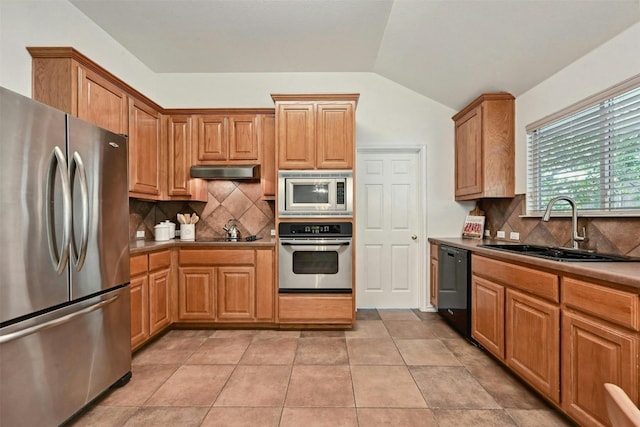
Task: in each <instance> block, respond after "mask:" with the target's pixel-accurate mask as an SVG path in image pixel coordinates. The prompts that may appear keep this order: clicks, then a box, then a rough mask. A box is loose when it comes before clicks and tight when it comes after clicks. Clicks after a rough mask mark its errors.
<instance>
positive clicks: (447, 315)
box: [438, 245, 474, 342]
mask: <svg viewBox="0 0 640 427" xmlns="http://www.w3.org/2000/svg"><path fill="white" fill-rule="evenodd" d="M438 312H439V313H440V314H441V315H442V317H444V319H445V320H446V321H447V322H448V323H449V324H450V325H451V326H453V328H455V329H456V330H457V331H458V332H460V333H461V334H462V336H464V337H465V338H466V339H468V340H469V341H471V342H474V341H473V339H472V338H471V256H470V255H469V251H467V250H465V249H459V248H454V247H451V246H446V245H440V249H439V252H438Z"/></svg>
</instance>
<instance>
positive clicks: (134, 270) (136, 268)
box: [129, 254, 148, 276]
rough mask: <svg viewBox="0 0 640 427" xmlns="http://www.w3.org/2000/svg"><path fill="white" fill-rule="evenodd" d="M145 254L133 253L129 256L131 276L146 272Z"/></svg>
mask: <svg viewBox="0 0 640 427" xmlns="http://www.w3.org/2000/svg"><path fill="white" fill-rule="evenodd" d="M147 267H148V262H147V254H142V255H134V256H132V257H131V258H129V270H130V274H131V276H137V275H138V274H147Z"/></svg>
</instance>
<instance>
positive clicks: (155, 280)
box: [149, 268, 171, 335]
mask: <svg viewBox="0 0 640 427" xmlns="http://www.w3.org/2000/svg"><path fill="white" fill-rule="evenodd" d="M170 276H171V269H169V268H166V269H163V270H159V271H156V272H153V273H149V334H150V335H154V334H155V333H156V332H160V331H161V330H163V329H164V328H166V327H167V326H169V324H170V323H171V314H170V304H169V300H170V292H171V290H170V286H169V282H170V279H169V278H170Z"/></svg>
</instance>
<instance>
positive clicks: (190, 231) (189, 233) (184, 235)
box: [180, 224, 196, 241]
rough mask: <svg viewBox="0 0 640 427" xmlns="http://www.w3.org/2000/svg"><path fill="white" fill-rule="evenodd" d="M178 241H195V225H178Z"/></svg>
mask: <svg viewBox="0 0 640 427" xmlns="http://www.w3.org/2000/svg"><path fill="white" fill-rule="evenodd" d="M180 240H188V241H194V240H196V225H195V224H180Z"/></svg>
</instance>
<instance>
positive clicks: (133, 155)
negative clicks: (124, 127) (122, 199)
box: [129, 99, 161, 199]
mask: <svg viewBox="0 0 640 427" xmlns="http://www.w3.org/2000/svg"><path fill="white" fill-rule="evenodd" d="M160 148H161V146H160V114H158V112H157V111H155V110H154V109H152V108H151V107H149V106H148V105H146V104H144V103H142V102H140V101H137V100H135V99H130V101H129V191H130V192H131V193H134V194H133V196H137V197H143V198H144V197H145V196H149V198H152V199H157V198H159V196H160V191H161V189H160V166H161V153H160Z"/></svg>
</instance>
